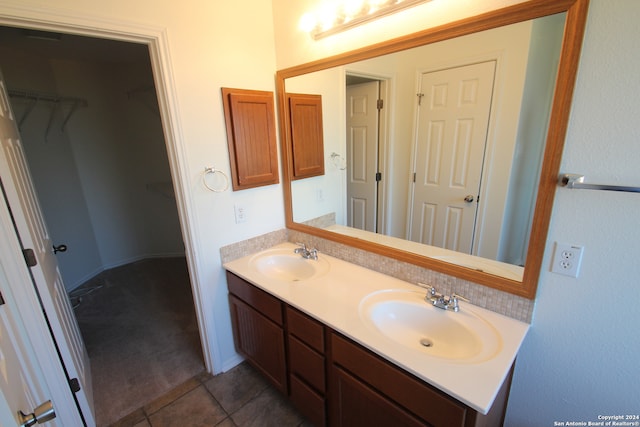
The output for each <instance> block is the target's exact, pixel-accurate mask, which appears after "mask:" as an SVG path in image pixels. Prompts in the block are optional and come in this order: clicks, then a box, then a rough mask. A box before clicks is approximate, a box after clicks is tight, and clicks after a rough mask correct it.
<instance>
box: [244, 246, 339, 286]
mask: <svg viewBox="0 0 640 427" xmlns="http://www.w3.org/2000/svg"><path fill="white" fill-rule="evenodd" d="M249 265H250V266H252V267H253V268H255V269H256V270H257V271H258V272H260V273H261V274H263V275H264V276H267V277H270V278H272V279H278V280H282V281H285V282H298V281H302V280H309V279H312V278H315V277H319V276H321V275H323V274H326V273H327V272H328V271H329V263H328V262H327V260H325V259H323V258H322V255H319V256H318V259H317V260H314V259H305V258H303V257H302V256H301V255H300V254H296V253H294V252H293V250H288V249H272V250H267V251H263V252H260V253H259V254H257V255H256V256H254V257H253V258H252V259H251V260H250V261H249Z"/></svg>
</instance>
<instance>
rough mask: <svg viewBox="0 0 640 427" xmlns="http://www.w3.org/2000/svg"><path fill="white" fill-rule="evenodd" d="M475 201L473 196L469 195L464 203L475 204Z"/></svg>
mask: <svg viewBox="0 0 640 427" xmlns="http://www.w3.org/2000/svg"><path fill="white" fill-rule="evenodd" d="M473 200H474V197H473V194H469V195H467V197H465V198H464V201H465V202H467V203H471V202H473Z"/></svg>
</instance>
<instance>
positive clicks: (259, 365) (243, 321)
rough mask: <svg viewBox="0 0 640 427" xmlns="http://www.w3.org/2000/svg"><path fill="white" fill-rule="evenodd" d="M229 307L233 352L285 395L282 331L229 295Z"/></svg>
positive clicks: (285, 378) (285, 374)
mask: <svg viewBox="0 0 640 427" xmlns="http://www.w3.org/2000/svg"><path fill="white" fill-rule="evenodd" d="M229 306H230V309H231V322H232V326H233V335H234V341H235V344H236V350H237V351H238V353H240V354H242V355H243V356H244V357H246V358H247V360H248V361H249V363H251V365H252V366H254V367H255V368H256V369H257V370H259V371H260V372H262V373H263V374H264V375H265V376H266V377H267V378H268V379H269V380H270V381H271V382H272V383H273V385H274V386H275V387H276V388H277V389H278V390H280V391H281V392H283V393H285V394H286V393H287V368H286V360H285V353H284V349H285V346H284V330H283V329H282V328H281V327H280V326H278V325H276V324H275V323H273V322H272V321H271V320H269V319H268V318H266V317H265V316H263V315H262V314H260V313H259V312H258V311H256V310H254V309H253V308H251V307H250V306H249V305H247V304H245V303H244V302H243V301H242V300H240V299H238V298H236V297H234V296H233V295H229Z"/></svg>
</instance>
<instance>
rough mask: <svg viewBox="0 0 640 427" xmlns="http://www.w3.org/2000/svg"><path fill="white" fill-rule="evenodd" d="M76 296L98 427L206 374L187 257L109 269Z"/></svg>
mask: <svg viewBox="0 0 640 427" xmlns="http://www.w3.org/2000/svg"><path fill="white" fill-rule="evenodd" d="M71 296H72V302H74V304H76V307H75V309H74V311H75V314H76V318H77V320H78V324H79V326H80V330H81V332H82V336H83V338H84V342H85V345H86V347H87V352H88V353H89V359H90V363H91V374H92V380H93V399H94V402H95V412H96V423H97V425H98V427H103V426H108V425H110V424H112V423H113V422H115V421H117V420H119V419H120V418H122V417H123V416H125V415H127V414H129V413H131V412H132V411H133V410H135V409H137V408H140V407H141V406H143V405H145V404H147V403H148V402H149V401H151V400H153V399H155V398H158V397H160V396H162V395H164V394H165V393H166V392H168V391H169V390H172V389H173V388H175V387H176V386H178V385H180V384H182V383H184V382H185V381H187V380H188V379H190V378H193V377H194V376H195V375H197V374H199V373H201V372H203V371H204V370H205V366H204V361H203V357H202V349H201V344H200V337H199V333H198V326H197V321H196V316H195V310H194V305H193V297H192V293H191V285H190V282H189V276H188V272H187V265H186V260H185V259H184V258H162V259H147V260H142V261H138V262H135V263H132V264H128V265H124V266H121V267H116V268H113V269H110V270H106V271H104V272H102V273H101V274H99V275H97V276H96V277H94V278H92V279H91V280H89V281H88V282H87V283H85V284H83V285H82V286H81V287H79V288H78V289H76V290H74V292H73V293H72V294H71ZM78 297H79V298H78Z"/></svg>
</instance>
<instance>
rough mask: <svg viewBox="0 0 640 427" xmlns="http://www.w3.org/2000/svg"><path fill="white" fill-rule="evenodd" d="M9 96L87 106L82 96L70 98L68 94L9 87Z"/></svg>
mask: <svg viewBox="0 0 640 427" xmlns="http://www.w3.org/2000/svg"><path fill="white" fill-rule="evenodd" d="M8 92H9V96H11V97H14V98H23V99H29V100H31V101H36V102H37V101H46V102H54V103H62V102H68V103H70V104H77V105H78V106H79V107H87V106H89V103H88V102H87V100H86V99H83V98H72V97H69V96H59V95H52V94H48V93H42V92H35V91H26V90H13V89H9V91H8Z"/></svg>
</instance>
